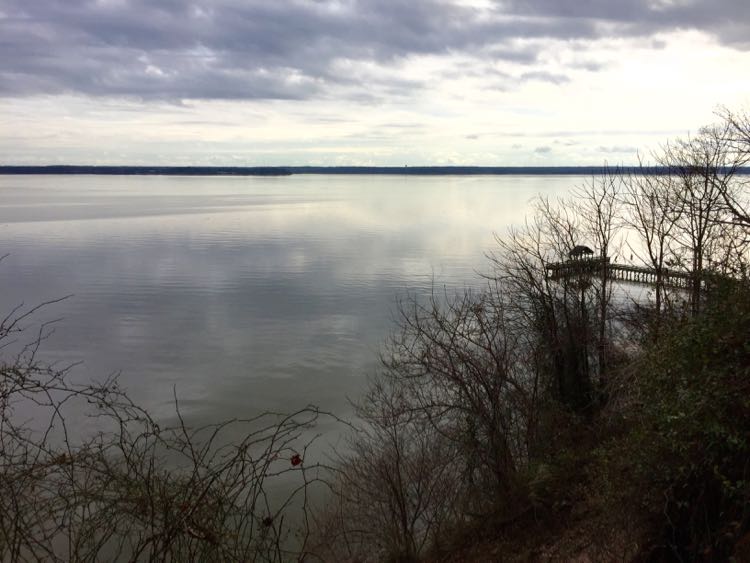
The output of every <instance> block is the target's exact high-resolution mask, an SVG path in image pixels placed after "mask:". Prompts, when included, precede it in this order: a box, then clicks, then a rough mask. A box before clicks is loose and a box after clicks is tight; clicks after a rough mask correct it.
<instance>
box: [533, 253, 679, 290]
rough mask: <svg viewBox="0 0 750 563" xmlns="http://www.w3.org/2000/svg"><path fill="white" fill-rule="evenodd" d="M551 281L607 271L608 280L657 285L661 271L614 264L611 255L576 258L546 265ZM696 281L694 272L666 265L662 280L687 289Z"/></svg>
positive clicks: (662, 271) (664, 283)
mask: <svg viewBox="0 0 750 563" xmlns="http://www.w3.org/2000/svg"><path fill="white" fill-rule="evenodd" d="M545 271H546V277H547V279H548V280H552V281H559V280H563V279H576V278H580V277H583V276H587V277H594V276H596V277H600V276H601V275H602V273H604V274H605V275H606V276H607V278H608V279H610V280H612V281H619V282H625V283H635V284H642V285H656V283H657V280H658V279H659V275H658V274H659V272H658V271H657V270H655V269H653V268H643V267H639V266H626V265H624V264H613V263H611V262H610V260H609V258H573V259H571V260H566V261H565V262H556V263H552V264H547V265H546V267H545ZM692 282H693V275H692V274H690V273H688V272H679V271H676V270H670V269H668V268H663V269H662V270H661V283H662V284H663V285H664V286H668V287H676V288H683V289H687V288H690V287H691V285H692Z"/></svg>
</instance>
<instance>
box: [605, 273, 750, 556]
mask: <svg viewBox="0 0 750 563" xmlns="http://www.w3.org/2000/svg"><path fill="white" fill-rule="evenodd" d="M748 336H750V294H749V293H748V290H747V288H736V287H735V288H726V289H725V291H723V292H722V293H721V294H719V295H714V300H713V302H712V303H710V304H709V306H708V307H707V308H706V310H705V311H704V313H702V314H701V315H699V316H697V317H694V318H693V319H691V320H690V321H689V322H688V323H687V325H686V326H684V327H682V328H679V329H677V330H675V331H674V332H673V333H671V334H669V335H667V336H666V337H665V338H664V339H663V340H661V341H660V342H659V344H658V345H655V346H654V347H653V349H651V350H649V351H648V352H647V353H646V354H645V355H644V356H643V357H642V358H641V359H639V360H638V361H637V362H636V363H635V364H634V365H633V366H631V369H633V371H634V373H635V374H636V377H635V379H634V382H633V386H634V389H633V391H634V392H635V393H636V394H637V396H638V397H640V404H639V405H638V407H639V413H638V414H636V413H635V412H633V413H629V414H630V416H631V420H630V422H629V431H628V432H627V433H626V434H625V435H624V436H622V437H618V438H615V439H613V440H611V441H610V443H609V444H607V445H606V446H604V447H602V448H601V449H600V450H599V452H598V460H597V462H598V473H597V475H596V479H595V482H594V487H597V488H600V489H601V491H603V493H604V494H605V496H607V498H608V500H609V502H610V507H611V508H614V507H618V509H621V507H623V506H626V507H628V508H629V510H630V513H631V514H640V515H641V516H643V517H645V518H646V519H647V520H648V521H649V524H650V527H651V529H652V530H653V537H652V541H651V546H650V548H649V558H650V559H652V560H675V559H677V560H696V559H699V560H712V561H723V560H727V559H728V558H729V557H730V556H731V554H732V552H733V546H734V544H735V542H736V541H737V540H738V539H739V537H741V535H742V534H743V533H744V532H746V531H747V530H748V528H750V510H748V508H747V507H748V503H749V502H750V339H748ZM634 415H635V416H634Z"/></svg>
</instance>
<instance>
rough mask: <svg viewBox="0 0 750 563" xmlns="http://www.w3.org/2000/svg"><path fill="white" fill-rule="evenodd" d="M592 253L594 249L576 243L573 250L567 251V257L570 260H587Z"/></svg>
mask: <svg viewBox="0 0 750 563" xmlns="http://www.w3.org/2000/svg"><path fill="white" fill-rule="evenodd" d="M593 255H594V251H593V250H591V249H590V248H589V247H588V246H583V245H582V244H577V245H576V246H574V247H573V250H571V251H570V252H568V258H570V259H571V260H589V259H591V257H592V256H593Z"/></svg>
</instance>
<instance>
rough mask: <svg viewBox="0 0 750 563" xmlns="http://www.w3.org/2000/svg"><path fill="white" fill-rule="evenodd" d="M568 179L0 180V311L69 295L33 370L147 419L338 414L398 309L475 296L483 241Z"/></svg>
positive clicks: (489, 242)
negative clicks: (48, 362) (105, 384)
mask: <svg viewBox="0 0 750 563" xmlns="http://www.w3.org/2000/svg"><path fill="white" fill-rule="evenodd" d="M581 181H582V179H581V178H576V177H571V176H565V177H551V176H543V177H539V176H517V177H513V176H501V177H489V176H488V177H469V178H466V177H396V176H388V177H382V176H373V177H369V176H291V177H280V178H187V177H132V176H125V177H96V176H81V177H76V176H60V177H54V176H52V177H51V176H26V177H21V176H15V177H14V176H0V255H2V254H10V256H9V257H8V258H6V259H5V260H4V261H3V262H2V264H0V288H2V291H0V312H3V313H4V312H6V311H8V309H9V308H10V307H11V306H13V305H16V304H18V303H20V302H25V303H27V304H35V303H37V302H39V301H42V300H46V299H53V298H57V297H61V296H64V295H68V294H73V296H72V297H71V298H69V299H68V300H66V301H64V302H63V303H60V304H57V305H54V306H50V307H49V308H48V309H47V310H46V311H45V312H44V314H43V315H42V318H57V317H62V321H61V322H60V323H59V325H58V329H57V331H56V333H55V335H54V336H53V337H52V338H50V339H49V340H48V341H47V342H46V343H45V346H44V353H45V354H46V357H48V358H51V359H55V360H60V361H63V362H78V361H80V362H82V364H81V365H80V366H79V367H78V368H76V371H75V377H77V378H80V379H101V378H103V377H104V376H106V375H108V374H110V373H113V372H118V371H119V372H122V375H121V381H122V383H123V384H124V385H125V386H126V387H127V388H128V390H129V392H130V394H131V395H132V397H133V398H134V399H135V400H136V401H137V402H140V403H141V404H144V405H146V406H147V407H149V408H150V409H152V410H153V411H154V412H155V414H156V415H157V417H158V416H168V415H169V414H170V413H171V412H172V406H171V403H172V393H173V387H176V390H177V394H178V396H179V397H180V400H181V403H182V406H183V410H184V411H185V412H186V413H187V415H188V416H190V417H192V418H193V419H200V420H203V419H205V420H210V419H214V420H215V419H219V418H226V417H230V416H248V415H251V414H254V413H256V412H257V411H259V410H264V409H274V410H291V409H294V408H296V407H300V406H304V405H306V404H308V403H315V404H318V405H320V406H321V407H323V408H327V409H332V410H334V411H336V412H339V413H342V414H346V412H347V411H348V408H349V407H348V404H347V401H346V397H347V396H356V395H357V393H358V392H359V391H360V390H361V389H362V388H363V385H364V377H365V376H366V375H367V374H368V373H372V372H373V371H374V370H375V369H376V368H377V352H378V349H379V346H380V344H381V343H382V342H383V340H384V339H385V337H386V336H387V334H388V332H389V330H390V329H391V328H392V326H393V325H392V316H393V312H394V305H395V300H396V298H397V297H398V296H399V295H404V294H405V293H406V292H407V291H410V292H417V293H422V292H426V291H429V289H430V287H431V286H432V284H433V280H434V283H435V284H437V285H440V286H442V285H447V286H449V287H459V288H460V287H463V286H466V285H476V284H479V283H481V282H480V281H479V280H478V279H477V276H476V274H475V271H476V270H483V269H484V268H485V259H484V253H485V252H486V251H488V250H491V249H492V248H493V232H498V233H502V232H504V231H505V229H506V228H507V227H508V226H509V225H511V224H513V223H519V222H521V221H522V220H523V216H524V213H525V210H526V209H527V206H528V202H529V200H530V199H531V198H532V197H533V196H535V195H536V194H538V193H544V194H548V195H558V194H560V195H562V194H564V193H565V191H566V190H567V189H568V188H570V187H572V186H574V185H576V184H579V183H580V182H581Z"/></svg>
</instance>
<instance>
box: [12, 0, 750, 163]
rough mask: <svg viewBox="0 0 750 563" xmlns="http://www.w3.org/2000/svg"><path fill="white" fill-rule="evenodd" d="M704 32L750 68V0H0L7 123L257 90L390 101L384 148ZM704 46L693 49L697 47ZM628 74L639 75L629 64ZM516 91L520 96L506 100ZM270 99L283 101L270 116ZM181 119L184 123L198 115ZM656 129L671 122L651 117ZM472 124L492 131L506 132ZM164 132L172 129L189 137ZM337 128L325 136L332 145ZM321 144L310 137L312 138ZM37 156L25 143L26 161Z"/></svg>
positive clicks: (286, 114)
mask: <svg viewBox="0 0 750 563" xmlns="http://www.w3.org/2000/svg"><path fill="white" fill-rule="evenodd" d="M675 38H676V39H675ZM696 41H700V43H701V49H703V52H705V50H706V49H707V48H708V47H709V46H710V48H711V49H715V50H716V53H721V54H722V55H721V57H723V58H721V60H720V61H719V60H713V61H705V63H706V65H707V68H713V70H714V73H717V72H720V71H721V72H727V73H730V74H731V73H732V72H733V71H732V68H733V67H732V65H737V66H736V69H735V70H734V72H736V73H738V74H739V73H741V72H744V73H746V70H747V67H746V68H745V69H744V70H742V69H741V68H740V66H739V65H740V61H744V62H747V61H748V58H747V55H748V52H749V51H750V2H748V1H747V0H703V1H697V0H618V1H611V2H610V1H601V0H525V1H524V0H508V1H494V2H493V1H482V0H464V1H461V2H459V1H458V0H456V1H454V2H450V1H447V0H445V1H440V0H402V1H395V0H338V1H327V0H274V1H273V2H271V1H268V0H264V1H256V0H249V1H248V0H196V1H192V2H191V1H180V0H96V1H95V0H23V1H21V0H0V97H2V98H4V99H5V102H4V105H3V106H0V109H2V111H3V112H4V113H6V115H5V116H4V118H5V124H7V125H17V122H16V121H14V116H11V115H7V113H8V112H13V113H15V114H16V116H15V118H17V115H18V114H19V113H23V112H24V111H27V110H28V107H29V106H28V105H26V106H25V105H24V101H25V100H33V99H37V100H39V99H44V100H47V103H49V99H50V97H52V98H58V99H59V103H58V105H60V106H65V107H67V108H68V111H67V113H66V115H67V117H68V118H72V119H79V118H80V117H81V115H82V114H81V113H80V112H79V111H78V110H76V109H75V108H74V106H75V104H76V103H77V102H76V100H79V99H81V98H83V99H88V100H91V101H90V102H89V103H93V104H97V103H102V104H108V105H106V107H107V108H111V104H112V100H121V101H122V103H125V104H132V106H130V107H129V110H130V111H138V112H150V114H151V115H153V116H156V115H157V113H158V114H159V115H161V116H164V115H165V114H164V110H163V107H161V106H162V105H163V104H167V105H169V104H177V105H180V104H183V105H184V104H186V103H187V104H190V103H191V102H195V103H197V104H200V103H204V106H205V103H210V102H216V103H224V102H244V103H245V105H244V106H243V108H244V111H247V110H248V107H247V103H251V104H255V105H254V106H253V111H254V112H255V113H256V114H257V113H258V112H260V113H261V114H263V118H264V119H270V118H271V117H273V119H275V120H276V122H277V123H278V124H279V126H282V125H283V124H284V123H285V124H286V125H285V126H287V127H289V126H292V127H293V126H300V125H303V124H304V123H307V122H309V121H311V120H312V121H315V119H316V118H321V114H322V113H324V112H328V114H327V115H328V119H333V118H337V119H341V120H342V121H346V122H349V123H351V122H352V121H356V120H357V110H356V108H357V107H360V108H361V107H370V108H372V107H378V108H381V111H382V118H381V119H380V120H379V121H377V120H376V121H377V123H376V122H368V124H367V125H363V127H364V128H365V129H367V135H369V137H368V138H369V141H370V144H369V145H366V146H372V144H373V143H375V141H377V138H376V137H377V135H378V134H379V135H381V137H382V138H381V139H380V140H381V141H383V143H382V144H381V146H383V147H384V146H386V145H387V141H388V140H392V139H393V138H394V136H395V135H397V134H399V133H403V128H404V126H407V125H411V126H412V130H414V129H415V128H416V129H419V128H423V129H424V128H428V129H433V130H434V127H435V126H436V124H435V120H436V119H437V118H436V115H437V114H439V115H437V116H438V117H440V116H446V115H447V116H449V117H451V118H452V119H454V123H453V124H452V126H451V127H452V129H451V130H455V122H457V121H458V120H459V119H460V118H461V117H465V121H466V122H471V123H474V122H476V121H477V120H476V116H475V115H473V114H472V111H471V108H472V107H477V104H481V100H484V101H485V102H487V103H490V101H489V99H487V98H486V96H487V95H488V94H486V92H494V93H495V94H496V95H497V96H499V97H496V98H494V99H493V100H492V102H491V103H492V104H494V103H495V102H497V103H500V104H502V103H503V100H505V103H506V104H507V106H506V107H515V108H517V109H518V103H519V100H518V99H517V98H514V97H513V96H514V95H515V96H517V95H518V93H519V92H521V91H523V90H524V88H527V86H526V85H529V84H532V86H528V88H530V90H529V91H528V96H526V98H525V99H530V96H534V101H533V102H531V101H530V102H529V103H528V104H524V105H526V106H527V107H524V108H520V109H518V111H516V113H515V115H516V116H518V115H520V114H521V113H523V112H524V111H525V112H527V113H529V112H530V113H532V114H533V113H535V112H536V113H537V114H538V113H539V112H541V113H545V112H549V111H553V113H554V110H553V109H552V108H554V103H553V102H552V101H550V103H549V105H545V102H544V97H543V95H542V94H541V93H540V92H539V91H538V86H533V84H542V85H544V84H546V85H547V87H548V88H552V89H553V90H550V91H548V95H550V96H551V97H552V98H551V100H553V99H554V97H556V96H559V95H561V94H562V95H564V94H563V92H564V89H565V88H568V89H570V90H569V91H570V94H571V95H573V92H574V91H575V88H574V87H576V85H578V86H580V85H581V84H582V83H583V82H582V81H583V80H586V81H589V82H595V81H597V79H598V77H601V79H602V80H608V81H610V82H611V81H612V80H613V76H614V75H613V74H612V73H613V72H615V71H617V70H620V71H622V68H621V67H622V65H623V61H624V59H625V58H626V57H629V56H630V54H631V53H633V52H635V51H637V50H639V49H640V50H643V51H653V52H659V51H668V49H669V47H670V46H676V47H675V48H676V49H681V48H682V49H683V50H684V47H682V46H684V45H686V44H694V43H695V42H696ZM680 42H682V43H680ZM691 56H692V55H691V54H690V53H687V52H685V57H691ZM717 56H718V55H717ZM738 57H739V58H738ZM664 60H665V61H667V60H668V58H667V57H666V56H665V59H664ZM665 64H666V62H665ZM671 70H673V69H671V68H665V72H669V71H671ZM696 70H698V69H696ZM651 72H654V69H651ZM657 73H658V71H657ZM715 76H716V74H713V75H712V76H709V77H706V79H707V80H711V79H712V78H713V77H715ZM683 78H684V77H683ZM622 79H623V80H626V79H630V80H632V78H631V77H627V76H625V75H622ZM646 79H648V78H647V77H644V80H646ZM555 88H556V89H557V90H556V92H557V93H556V94H555V93H554V92H555V90H554V89H555ZM726 88H727V90H728V91H727V93H726V94H724V93H722V92H721V91H717V92H715V94H714V95H715V96H716V99H710V100H706V103H708V104H711V105H716V104H722V103H724V104H727V103H733V102H734V101H735V99H737V97H738V94H744V92H743V93H739V92H738V91H737V85H734V86H726ZM730 88H731V90H730ZM482 92H485V93H482ZM502 93H508V94H507V95H506V96H505V97H504V98H503V97H502V96H500V94H502ZM40 97H42V98H40ZM739 97H740V99H741V97H742V96H741V95H740V96H739ZM96 100H99V102H97V101H96ZM425 100H429V103H435V102H436V101H437V102H438V103H437V104H436V106H435V107H434V108H433V109H432V110H431V112H430V111H426V110H425V103H424V102H425ZM462 100H463V105H462ZM441 101H442V102H444V103H440V102H441ZM451 101H455V102H456V105H451ZM469 101H471V102H473V104H472V103H469ZM612 103H616V100H612ZM268 104H281V105H280V106H269V105H268ZM318 104H322V105H318ZM326 104H329V106H330V104H342V107H341V111H340V112H338V115H332V114H330V110H331V108H330V107H328V108H326V107H325V106H326ZM84 105H85V104H84ZM448 106H450V107H448ZM269 107H273V111H274V112H276V113H275V114H274V115H273V116H271V117H269V114H268V111H269V110H268V108H269ZM235 109H236V108H235ZM696 109H697V110H698V112H703V111H704V110H705V108H704V107H701V108H696ZM107 111H110V110H109V109H108V110H107ZM224 111H228V110H227V108H224ZM347 111H348V112H350V113H347ZM351 112H354V113H351ZM396 114H398V115H397V116H396ZM53 116H54V112H52V113H51V114H50V115H47V116H45V119H47V130H46V134H49V133H50V131H49V124H50V120H51V119H54V117H53ZM192 116H193V121H194V122H196V121H200V120H204V121H205V122H206V124H211V123H213V124H216V123H218V121H220V117H219V116H218V114H216V113H215V108H214V110H212V111H208V110H206V109H205V107H204V109H203V110H201V111H196V112H194V113H193V114H192ZM394 116H396V117H397V118H398V124H397V125H398V127H396V129H398V131H391V132H389V130H388V128H387V127H385V128H383V127H382V126H383V125H385V124H386V123H384V122H385V121H388V120H389V119H391V117H394ZM110 118H111V117H110ZM102 119H103V118H101V117H100V119H99V120H98V123H99V124H101V123H102V122H103V121H102ZM180 119H181V120H182V121H181V123H183V124H184V122H185V120H186V116H185V115H184V114H183V115H181V117H180ZM158 121H159V123H153V124H152V125H153V126H154V127H157V126H160V127H163V125H164V122H163V119H161V120H158ZM552 121H553V123H550V124H549V125H550V126H549V127H548V128H549V129H552V130H554V129H556V128H559V127H563V128H565V123H563V121H564V120H562V121H560V122H559V123H558V122H557V121H556V120H554V119H553V120H552ZM513 123H515V124H519V125H520V124H521V121H520V120H513ZM375 125H377V134H376V131H375V130H374V129H373V127H375ZM503 125H504V126H506V125H507V124H506V123H503ZM613 125H614V128H617V127H618V125H617V124H613ZM558 126H559V127H558ZM638 126H639V127H640V128H643V127H644V125H643V124H639V125H638ZM694 126H695V124H693V123H686V124H685V127H686V128H690V127H694ZM665 127H666V129H668V130H669V131H671V130H672V124H671V123H670V124H663V126H662V127H661V129H664V128H665ZM14 128H15V127H14ZM583 128H584V129H585V128H586V125H585V124H584V127H583ZM605 128H606V127H605ZM648 128H650V129H658V128H659V127H654V124H653V123H652V124H651V125H650V126H649V127H648ZM475 129H476V128H475ZM154 130H155V129H154ZM445 131H447V130H445ZM505 132H506V133H507V131H505ZM40 134H41V133H40ZM460 134H461V135H462V136H463V138H466V139H469V140H475V141H481V140H482V139H483V138H485V139H486V138H487V136H488V135H492V134H493V131H488V130H472V131H469V130H464V131H461V133H460ZM0 135H2V134H0ZM346 135H352V136H355V137H357V138H359V139H360V141H361V139H362V129H361V128H360V129H359V130H358V129H357V128H353V129H352V128H350V129H348V130H347V131H346V132H344V131H343V130H341V131H340V134H339V135H337V136H334V137H335V139H336V140H337V141H336V142H335V143H333V144H334V145H336V146H334V147H332V148H330V150H328V152H326V153H325V154H327V155H329V156H330V155H331V154H336V150H337V147H338V145H339V144H340V143H341V142H343V140H344V139H345V138H346ZM161 138H162V140H163V142H164V143H168V142H169V141H170V139H171V140H172V141H175V139H174V138H173V137H169V138H165V137H161ZM330 140H331V139H330V138H329V139H328V140H326V139H323V138H321V139H320V142H321V146H325V144H326V142H328V141H330ZM255 141H256V144H257V143H260V144H261V145H263V146H262V147H261V148H263V149H264V150H266V151H268V150H271V151H272V152H273V150H276V151H277V152H276V153H274V154H278V155H281V154H282V153H283V151H285V150H287V149H286V148H285V146H286V145H284V142H283V139H276V140H275V142H278V144H277V145H274V146H270V145H268V142H269V139H268V137H267V136H266V137H264V138H262V139H261V138H256V139H255ZM547 141H548V142H547V143H546V144H540V145H537V146H534V147H528V149H529V151H528V154H533V155H537V156H544V155H548V156H549V155H550V154H554V151H553V150H552V146H553V144H554V143H555V141H557V142H558V143H560V142H561V140H560V139H552V138H550V139H547ZM602 141H604V144H602ZM238 142H239V141H238ZM540 142H541V141H540ZM595 142H596V143H597V146H598V147H600V148H601V149H602V150H601V151H599V153H601V154H608V153H612V152H617V150H616V149H617V147H620V148H622V147H627V148H628V149H629V150H630V148H632V147H630V145H629V144H628V140H627V139H626V140H625V142H624V143H623V140H622V139H619V140H618V139H615V138H612V139H611V140H607V139H598V140H597V141H595ZM375 144H377V143H375ZM175 146H176V145H175ZM237 146H238V147H239V146H240V145H239V144H238V145H237ZM312 146H313V140H312V139H308V141H307V144H306V145H305V147H306V149H309V148H310V147H312ZM358 146H360V147H364V146H365V145H361V143H360V144H359V145H358ZM509 146H510V145H509ZM591 146H593V145H591ZM274 147H275V148H274ZM0 148H2V142H1V141H0ZM112 148H113V149H115V148H116V145H113V146H112ZM225 148H226V147H225ZM245 148H246V147H245ZM291 149H294V147H293V146H292V147H291ZM291 149H290V150H291ZM40 150H41V149H40ZM81 150H83V147H81ZM243 150H244V149H243ZM631 152H632V151H631ZM130 154H133V153H132V152H131V153H130ZM284 154H287V155H292V154H293V152H287V153H284ZM321 154H323V153H321ZM24 155H25V156H24ZM29 155H30V153H28V152H26V153H23V154H20V153H19V154H18V156H17V157H16V159H17V160H18V159H20V160H24V159H27V157H30V156H29ZM319 156H320V155H319ZM486 156H491V155H486ZM477 157H478V156H476V155H475V156H474V157H471V158H477ZM320 158H323V159H324V160H325V158H328V157H325V156H321V157H320ZM424 158H427V159H428V160H429V159H430V158H432V160H435V161H441V162H443V161H445V160H446V159H445V158H444V157H436V156H433V157H424ZM471 158H469V160H471ZM295 159H296V162H295V163H306V162H308V161H310V160H311V159H307V160H305V159H299V158H296V157H295V158H293V159H292V160H295ZM80 160H81V159H80V158H79V161H80ZM83 160H86V159H83ZM105 160H106V159H105ZM110 160H112V158H110ZM114 160H117V158H115V159H114ZM448 160H450V158H449V159H448ZM464 161H466V159H464ZM482 163H483V164H505V163H504V162H502V163H498V162H482Z"/></svg>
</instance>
